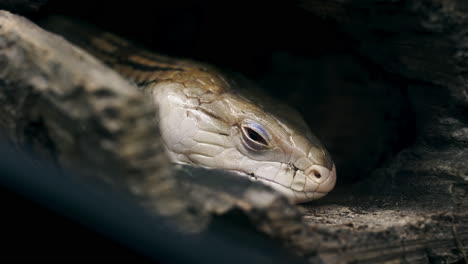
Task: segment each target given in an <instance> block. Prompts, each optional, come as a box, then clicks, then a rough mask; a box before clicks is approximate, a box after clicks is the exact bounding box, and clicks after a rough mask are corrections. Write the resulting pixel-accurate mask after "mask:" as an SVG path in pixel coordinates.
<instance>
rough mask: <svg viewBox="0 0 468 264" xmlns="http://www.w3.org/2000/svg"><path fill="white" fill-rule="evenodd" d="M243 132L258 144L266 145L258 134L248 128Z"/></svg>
mask: <svg viewBox="0 0 468 264" xmlns="http://www.w3.org/2000/svg"><path fill="white" fill-rule="evenodd" d="M245 130H246V132H247V135H248V136H249V138H250V139H251V140H253V141H255V142H258V143H260V144H263V145H267V144H268V143H267V142H266V140H265V139H264V138H263V137H262V136H261V135H260V134H258V133H257V132H256V131H255V130H253V129H251V128H248V127H247V128H246V129H245Z"/></svg>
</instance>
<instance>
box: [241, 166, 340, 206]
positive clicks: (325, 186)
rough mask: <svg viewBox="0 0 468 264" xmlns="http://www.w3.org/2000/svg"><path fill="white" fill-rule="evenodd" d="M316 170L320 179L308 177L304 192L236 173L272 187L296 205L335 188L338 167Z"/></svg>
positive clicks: (317, 167)
mask: <svg viewBox="0 0 468 264" xmlns="http://www.w3.org/2000/svg"><path fill="white" fill-rule="evenodd" d="M312 169H314V170H317V171H318V172H319V173H320V175H321V176H320V178H317V177H315V176H314V175H313V174H312V175H310V173H309V174H308V175H307V176H306V177H307V178H308V180H307V183H306V184H305V185H304V187H303V189H302V190H297V189H296V190H295V189H294V188H291V187H290V186H289V187H288V186H284V185H282V184H280V183H278V182H276V181H273V180H270V179H267V178H263V177H261V176H258V175H254V174H248V173H244V172H241V171H236V172H237V173H239V174H241V175H243V176H246V177H248V178H249V179H251V180H253V181H259V182H262V183H263V184H265V185H268V186H270V187H271V188H273V189H274V190H276V191H278V192H280V193H282V194H283V195H285V196H286V197H287V198H289V199H290V200H291V201H292V202H294V203H303V202H308V201H312V200H316V199H319V198H322V197H324V196H325V195H327V194H328V193H329V192H330V191H331V190H332V189H333V188H334V187H335V183H336V167H335V165H333V168H332V169H331V170H330V169H327V168H325V167H323V166H320V165H314V166H313V168H312ZM308 171H309V169H308Z"/></svg>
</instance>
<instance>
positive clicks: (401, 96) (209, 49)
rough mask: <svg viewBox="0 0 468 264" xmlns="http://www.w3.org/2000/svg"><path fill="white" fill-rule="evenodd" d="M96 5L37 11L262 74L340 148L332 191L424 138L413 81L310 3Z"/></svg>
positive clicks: (57, 4)
mask: <svg viewBox="0 0 468 264" xmlns="http://www.w3.org/2000/svg"><path fill="white" fill-rule="evenodd" d="M89 6H91V5H88V4H85V3H83V2H79V4H78V2H72V3H68V2H67V3H65V2H64V1H50V3H49V4H48V5H47V6H46V7H45V8H44V9H43V10H42V11H41V12H40V13H39V14H38V15H37V17H36V19H38V20H40V19H41V18H42V17H44V16H47V15H49V14H52V13H54V14H62V15H69V16H73V17H75V18H79V19H82V20H85V21H87V22H91V23H93V24H96V25H98V26H99V27H102V28H105V29H107V30H109V31H111V32H113V33H115V34H117V35H120V36H122V37H124V38H127V39H131V40H134V41H136V42H139V43H143V44H144V45H146V46H147V47H149V48H150V49H151V50H154V51H156V52H158V53H163V54H168V55H170V56H176V57H187V58H192V59H195V60H200V61H204V62H208V63H211V64H213V65H216V66H218V67H220V68H224V69H228V70H229V71H234V72H240V73H242V74H243V75H245V76H247V77H248V78H250V79H253V80H254V81H255V82H256V83H258V84H259V85H260V86H261V87H262V88H263V89H265V90H267V91H268V92H269V93H271V94H272V95H273V96H275V97H278V98H280V99H281V100H283V101H286V103H288V104H289V105H292V106H293V107H294V108H295V109H297V110H298V111H299V112H300V113H301V114H302V116H303V117H304V119H305V120H306V122H307V123H308V124H309V126H310V128H311V130H312V132H313V133H314V134H315V135H316V136H317V137H318V138H319V139H320V140H321V141H322V143H323V145H324V146H326V148H327V149H328V150H329V152H330V153H331V154H332V156H333V159H334V162H335V164H336V167H337V174H338V182H337V187H336V190H335V191H333V192H332V193H331V194H330V195H329V196H330V198H328V197H327V198H325V199H333V197H335V198H336V197H340V196H343V195H347V194H346V192H347V191H349V189H350V186H356V185H359V184H360V183H361V182H363V181H366V180H368V179H370V178H371V177H372V176H373V172H374V171H375V170H376V169H378V168H382V167H383V166H386V164H389V163H390V162H391V160H392V158H393V157H394V156H395V155H396V154H397V153H399V152H400V151H401V150H403V149H405V148H406V147H408V146H410V145H411V144H412V142H413V141H414V138H415V127H414V125H413V124H414V114H413V110H412V107H411V104H410V102H409V99H408V94H407V87H406V85H405V82H404V81H403V80H400V79H399V78H398V77H396V76H392V75H391V74H389V73H387V72H385V71H384V70H382V69H381V68H379V66H377V65H376V64H374V63H373V62H372V61H370V60H368V59H367V58H365V57H363V56H361V55H360V54H359V53H358V52H357V51H356V50H357V49H355V46H356V45H357V43H358V42H359V41H360V40H357V39H353V38H352V37H350V36H348V35H347V34H345V33H344V32H342V31H340V29H339V27H338V26H337V25H336V24H335V23H334V22H333V21H331V20H327V19H326V18H319V17H317V16H314V15H313V14H312V13H310V12H308V11H307V10H305V9H303V8H302V7H301V6H300V5H292V4H290V5H285V4H283V5H280V4H274V3H264V2H262V1H258V2H255V3H251V2H243V1H236V2H229V4H226V3H225V2H219V1H191V0H185V1H177V2H171V1H157V2H151V3H147V2H144V1H132V5H128V3H125V2H116V3H113V4H112V6H110V5H108V4H105V3H101V2H96V1H95V2H93V4H92V6H93V7H94V8H93V9H89ZM103 14H105V15H103Z"/></svg>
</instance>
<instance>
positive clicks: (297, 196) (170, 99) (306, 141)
mask: <svg viewBox="0 0 468 264" xmlns="http://www.w3.org/2000/svg"><path fill="white" fill-rule="evenodd" d="M201 83H203V85H201V86H202V87H200V86H198V85H195V84H193V83H192V85H182V84H179V83H168V84H160V86H161V87H158V88H155V89H153V91H154V93H156V94H155V96H154V98H155V100H157V104H158V105H159V106H160V109H159V110H160V113H159V115H160V122H161V123H160V128H161V132H162V137H163V140H164V142H165V144H166V148H167V151H168V153H169V156H170V157H171V159H172V160H173V161H174V162H176V163H186V164H191V165H196V166H202V167H207V168H217V169H225V170H230V171H235V172H237V173H238V174H239V175H242V176H245V177H249V178H250V179H252V180H254V181H260V182H262V183H264V184H266V185H268V186H270V187H272V188H273V189H275V190H277V191H279V192H281V193H283V194H284V195H285V196H287V197H288V198H289V199H290V200H292V201H293V202H296V203H300V202H306V201H310V200H315V199H318V198H321V197H323V196H325V195H326V194H327V193H328V192H330V191H331V190H332V189H333V187H334V186H335V182H336V169H335V165H334V163H333V161H332V158H331V156H330V154H329V153H328V152H327V150H326V149H325V148H324V147H323V146H322V144H321V143H320V141H319V140H318V139H317V138H316V137H315V136H314V135H313V134H312V133H311V132H310V129H309V128H308V127H307V125H306V123H305V122H304V120H303V119H302V118H301V117H300V115H299V113H297V112H295V111H294V110H291V109H290V108H289V107H288V106H285V105H283V104H280V103H277V102H274V101H273V100H272V99H269V98H268V97H266V96H261V97H258V95H257V96H253V95H251V94H249V93H242V92H240V90H225V89H222V90H220V89H218V90H213V89H206V87H205V86H206V81H202V82H201ZM256 98H257V99H258V98H259V99H258V100H256Z"/></svg>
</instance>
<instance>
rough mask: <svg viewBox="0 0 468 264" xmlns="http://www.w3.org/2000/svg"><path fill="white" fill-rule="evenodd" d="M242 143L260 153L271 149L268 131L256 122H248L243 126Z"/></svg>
mask: <svg viewBox="0 0 468 264" xmlns="http://www.w3.org/2000/svg"><path fill="white" fill-rule="evenodd" d="M241 129H242V143H243V144H244V146H245V147H247V148H248V149H250V150H255V151H260V150H265V149H268V148H270V146H269V141H270V135H269V134H268V132H267V131H266V129H265V128H264V127H263V126H262V125H260V124H259V123H256V122H248V123H245V124H243V125H242V126H241Z"/></svg>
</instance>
